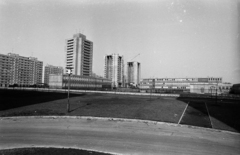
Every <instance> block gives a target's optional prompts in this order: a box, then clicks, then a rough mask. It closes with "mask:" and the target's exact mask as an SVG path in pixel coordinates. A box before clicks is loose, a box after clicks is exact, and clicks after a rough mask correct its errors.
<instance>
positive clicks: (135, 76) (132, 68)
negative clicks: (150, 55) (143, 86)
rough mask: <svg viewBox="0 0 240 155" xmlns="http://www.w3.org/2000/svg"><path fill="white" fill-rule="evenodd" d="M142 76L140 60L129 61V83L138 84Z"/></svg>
mask: <svg viewBox="0 0 240 155" xmlns="http://www.w3.org/2000/svg"><path fill="white" fill-rule="evenodd" d="M140 78H141V65H140V63H139V62H136V61H133V62H128V63H127V83H128V85H134V86H137V85H138V84H139V83H140Z"/></svg>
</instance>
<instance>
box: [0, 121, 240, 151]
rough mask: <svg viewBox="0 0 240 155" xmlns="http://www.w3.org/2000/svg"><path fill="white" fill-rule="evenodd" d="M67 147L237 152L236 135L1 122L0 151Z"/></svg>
mask: <svg viewBox="0 0 240 155" xmlns="http://www.w3.org/2000/svg"><path fill="white" fill-rule="evenodd" d="M33 146H34V147H65V148H66V147H69V148H80V149H87V150H95V151H101V152H108V153H114V154H144V155H145V154H158V155H159V154H173V155H175V154H177V155H179V154H191V155H192V154H196V155H198V154H204V155H205V154H208V155H219V154H224V155H225V154H240V147H239V146H240V134H238V133H232V132H223V131H218V130H212V129H204V128H197V127H190V126H183V125H174V124H167V123H161V122H159V123H157V122H151V121H150V122H147V121H137V120H126V121H125V120H123V119H119V120H118V119H109V118H91V117H12V118H3V117H2V118H0V149H9V148H16V147H17V148H20V147H33Z"/></svg>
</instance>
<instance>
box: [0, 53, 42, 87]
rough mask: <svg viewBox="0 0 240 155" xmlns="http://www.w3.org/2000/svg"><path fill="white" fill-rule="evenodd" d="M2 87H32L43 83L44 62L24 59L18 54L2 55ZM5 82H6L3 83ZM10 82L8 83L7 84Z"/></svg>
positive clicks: (35, 59) (28, 58)
mask: <svg viewBox="0 0 240 155" xmlns="http://www.w3.org/2000/svg"><path fill="white" fill-rule="evenodd" d="M1 58H2V59H1V62H0V63H1V64H2V66H4V67H1V68H2V69H1V70H3V73H1V79H3V80H1V81H2V82H1V85H2V86H3V85H5V86H9V85H14V84H16V85H19V86H30V85H34V84H37V83H42V72H43V70H42V68H43V62H42V61H38V60H37V58H34V57H23V56H20V55H18V54H14V53H9V54H8V55H4V56H3V55H1ZM3 81H5V82H3ZM6 81H8V82H6Z"/></svg>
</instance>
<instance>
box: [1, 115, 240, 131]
mask: <svg viewBox="0 0 240 155" xmlns="http://www.w3.org/2000/svg"><path fill="white" fill-rule="evenodd" d="M8 119H85V120H102V121H118V122H123V121H124V122H134V123H146V124H148V125H167V126H174V127H183V128H191V129H199V130H204V131H210V132H221V133H228V134H235V135H240V133H237V132H232V131H226V130H219V129H212V128H204V127H198V126H191V125H182V124H175V123H167V122H158V121H150V120H140V119H125V118H112V117H92V116H18V117H16V116H14V117H0V120H8Z"/></svg>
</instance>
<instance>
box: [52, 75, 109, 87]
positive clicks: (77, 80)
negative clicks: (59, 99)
mask: <svg viewBox="0 0 240 155" xmlns="http://www.w3.org/2000/svg"><path fill="white" fill-rule="evenodd" d="M68 81H69V83H70V85H69V86H70V89H90V90H91V89H92V90H104V89H111V80H110V79H106V78H99V77H92V76H83V75H71V76H69V75H68V74H64V75H56V74H50V75H49V87H50V88H65V89H66V88H68Z"/></svg>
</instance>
